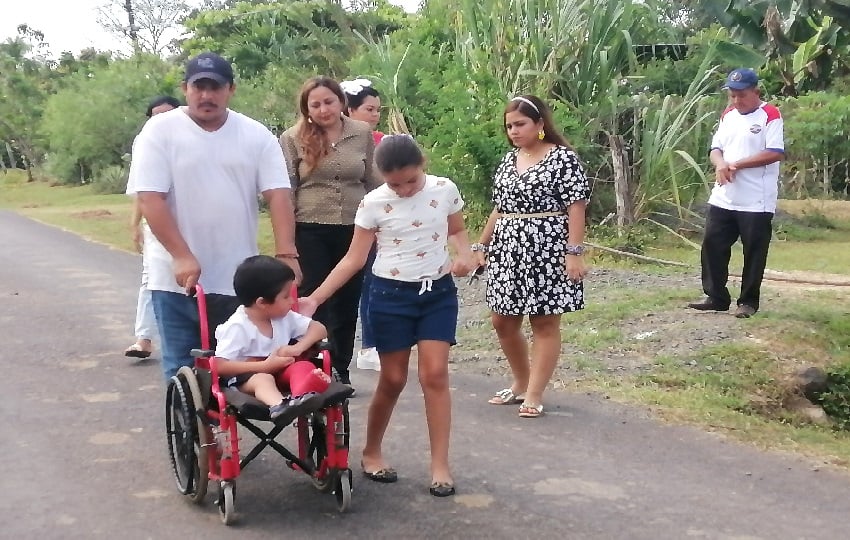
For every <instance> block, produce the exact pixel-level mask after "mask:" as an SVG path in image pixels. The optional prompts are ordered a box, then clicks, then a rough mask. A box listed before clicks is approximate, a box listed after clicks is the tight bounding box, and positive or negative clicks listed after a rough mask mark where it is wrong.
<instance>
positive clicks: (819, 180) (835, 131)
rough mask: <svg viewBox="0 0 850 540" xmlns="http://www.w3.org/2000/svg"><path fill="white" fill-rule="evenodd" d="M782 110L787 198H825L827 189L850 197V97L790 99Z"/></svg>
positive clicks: (825, 95)
mask: <svg viewBox="0 0 850 540" xmlns="http://www.w3.org/2000/svg"><path fill="white" fill-rule="evenodd" d="M780 107H781V109H782V115H783V117H784V120H785V148H786V152H787V159H788V162H789V167H786V171H787V172H786V175H785V176H786V180H785V181H784V182H783V195H784V196H795V195H796V196H801V197H805V196H807V195H809V194H817V195H823V194H825V193H824V192H825V191H827V189H828V190H829V191H830V192H831V193H837V194H846V190H847V189H848V185H847V181H848V178H850V158H848V156H850V130H848V128H847V126H848V125H850V96H847V95H839V94H834V93H829V92H812V93H810V94H806V95H804V96H800V97H798V98H789V99H787V100H785V102H784V103H781V104H780ZM824 177H826V178H827V182H826V186H825V185H824Z"/></svg>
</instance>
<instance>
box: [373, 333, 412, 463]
mask: <svg viewBox="0 0 850 540" xmlns="http://www.w3.org/2000/svg"><path fill="white" fill-rule="evenodd" d="M379 357H380V359H381V375H380V377H379V378H378V386H377V387H376V388H375V395H374V396H372V402H371V403H370V404H369V413H368V417H367V420H366V446H364V447H363V470H365V471H367V472H375V471H378V470H381V469H386V468H388V466H387V464H386V462H385V461H384V456H383V454H382V453H381V444H382V443H383V441H384V434H385V433H386V431H387V426H388V425H389V423H390V418H391V417H392V414H393V409H394V408H395V405H396V403H397V402H398V396H399V395H400V394H401V391H402V390H404V385H405V384H407V371H408V368H409V364H410V349H404V350H401V351H393V352H390V353H379Z"/></svg>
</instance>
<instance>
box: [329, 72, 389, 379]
mask: <svg viewBox="0 0 850 540" xmlns="http://www.w3.org/2000/svg"><path fill="white" fill-rule="evenodd" d="M340 87H341V88H342V90H343V92H345V98H346V100H347V102H348V105H347V107H346V111H347V112H346V114H347V115H348V117H349V118H353V119H355V120H360V121H362V122H366V123H367V124H369V126H370V127H371V128H372V130H373V131H372V137H373V138H374V139H375V144H376V145H377V144H378V143H379V142H381V139H382V138H383V137H384V134H383V133H381V132H380V131H376V130H377V127H378V123H379V122H380V121H381V95H380V94H379V93H378V91H377V90H375V89H374V88H373V87H372V81H370V80H369V79H354V80H353V81H342V82H341V83H340ZM374 262H375V249H374V247H373V248H372V251H370V252H369V259H368V260H367V261H366V266H365V267H364V268H363V292H362V293H361V295H360V328H361V337H360V341H361V347H360V352H358V353H357V367H359V368H362V369H374V370H376V371H380V370H381V362H380V360H379V359H378V351H377V350H376V349H375V337H374V329H373V328H372V323H371V320H370V318H369V288H370V287H371V286H372V277H373V276H374V274H373V273H372V264H374Z"/></svg>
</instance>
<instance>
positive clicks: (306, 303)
mask: <svg viewBox="0 0 850 540" xmlns="http://www.w3.org/2000/svg"><path fill="white" fill-rule="evenodd" d="M317 309H319V303H318V302H316V301H315V300H313V299H312V298H311V297H309V296H302V297H301V298H299V299H298V313H300V314H301V315H304V316H305V317H312V316H313V314H314V313H316V310H317Z"/></svg>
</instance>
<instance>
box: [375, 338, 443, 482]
mask: <svg viewBox="0 0 850 540" xmlns="http://www.w3.org/2000/svg"><path fill="white" fill-rule="evenodd" d="M417 350H418V353H419V384H420V385H422V393H423V394H424V395H425V419H426V421H427V422H428V438H429V440H430V442H431V481H432V482H440V483H449V484H451V483H452V474H451V470H450V468H449V437H450V434H451V426H452V401H451V400H452V398H451V393H450V392H449V344H448V343H446V342H445V341H433V340H423V341H420V342H419V344H418V348H417ZM381 369H383V366H381Z"/></svg>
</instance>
